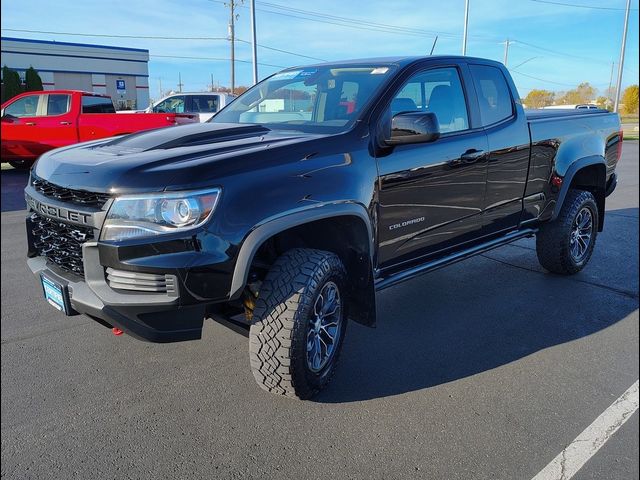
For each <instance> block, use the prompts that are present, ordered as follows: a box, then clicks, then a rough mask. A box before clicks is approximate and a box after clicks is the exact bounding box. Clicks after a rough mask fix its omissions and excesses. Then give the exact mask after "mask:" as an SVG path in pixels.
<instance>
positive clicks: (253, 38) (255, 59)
mask: <svg viewBox="0 0 640 480" xmlns="http://www.w3.org/2000/svg"><path fill="white" fill-rule="evenodd" d="M251 49H252V54H253V55H252V57H253V58H252V60H253V84H254V85H255V84H256V83H258V44H257V43H256V0H251Z"/></svg>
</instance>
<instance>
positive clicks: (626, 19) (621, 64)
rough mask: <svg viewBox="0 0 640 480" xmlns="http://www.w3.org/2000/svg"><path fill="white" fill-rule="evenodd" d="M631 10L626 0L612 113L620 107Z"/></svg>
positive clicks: (628, 1)
mask: <svg viewBox="0 0 640 480" xmlns="http://www.w3.org/2000/svg"><path fill="white" fill-rule="evenodd" d="M630 10H631V0H627V8H626V10H625V12H624V30H623V31H622V46H621V47H620V62H619V63H618V82H617V83H616V101H615V103H614V105H613V111H614V112H616V113H617V112H618V107H619V106H620V89H621V88H622V72H623V70H624V49H625V46H626V44H627V30H628V28H629V11H630Z"/></svg>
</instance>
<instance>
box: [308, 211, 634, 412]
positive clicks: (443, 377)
mask: <svg viewBox="0 0 640 480" xmlns="http://www.w3.org/2000/svg"><path fill="white" fill-rule="evenodd" d="M608 213H612V214H613V213H615V214H618V216H617V217H615V218H616V219H617V220H619V221H621V222H625V223H624V225H625V227H624V229H625V230H626V228H627V227H626V225H628V226H629V227H628V228H629V231H627V232H621V231H620V229H619V228H612V229H611V230H610V231H609V232H607V230H606V229H605V232H603V233H604V234H608V236H609V237H610V238H602V239H600V238H599V239H598V240H599V242H600V243H599V245H597V246H596V254H595V255H594V257H593V258H592V263H591V264H590V265H588V266H587V267H586V269H585V270H584V271H583V272H581V273H579V274H577V275H575V276H573V277H564V276H559V275H553V274H549V273H546V272H544V270H542V268H541V267H539V266H538V265H537V260H536V254H535V250H534V249H533V247H535V243H534V241H533V240H532V241H528V243H526V244H525V245H524V246H511V247H504V248H507V249H508V248H511V249H512V250H513V251H512V252H509V251H507V252H506V253H504V252H503V253H500V254H498V253H496V258H491V257H489V256H481V257H476V258H474V259H471V260H468V261H466V262H461V263H459V264H456V265H454V266H452V267H449V268H445V269H442V270H439V271H436V272H433V273H431V274H428V275H424V276H423V277H420V278H417V279H414V280H412V281H410V282H407V283H405V284H403V285H401V286H399V287H395V288H392V289H389V290H387V291H384V292H382V294H381V295H379V298H378V326H377V328H375V329H370V328H366V327H362V326H360V325H356V324H354V323H353V322H351V323H350V325H349V329H348V330H349V331H348V332H347V336H346V338H345V345H344V348H343V350H342V358H341V359H340V365H339V366H338V369H337V372H336V376H335V378H334V379H333V381H332V384H331V385H330V386H329V388H328V389H327V390H326V391H324V392H322V393H321V394H320V395H319V396H318V397H317V398H316V399H315V401H317V402H321V403H342V402H355V401H361V400H369V399H374V398H381V397H387V396H393V395H399V394H403V393H407V392H412V391H416V390H421V389H425V388H429V387H433V386H437V385H441V384H445V383H448V382H453V381H456V380H459V379H463V378H465V377H469V376H472V375H476V374H479V373H482V372H486V371H489V370H492V369H495V368H498V367H500V366H502V365H506V364H508V363H511V362H514V361H517V360H519V359H522V358H524V357H526V356H528V355H531V354H533V353H535V352H538V351H540V350H543V349H546V348H550V347H553V346H555V345H559V344H562V343H565V342H571V341H574V340H577V339H580V338H582V337H586V336H588V335H591V334H593V333H596V332H598V331H600V330H603V329H606V328H607V327H610V326H611V325H613V324H615V323H617V322H619V321H620V320H622V319H624V318H625V317H627V316H628V315H629V314H630V313H632V312H633V311H635V310H637V308H638V293H637V282H636V281H635V280H634V281H632V282H630V285H629V288H631V290H627V289H617V288H615V287H611V286H610V285H609V284H612V283H613V284H615V278H614V277H615V275H616V274H617V275H620V274H623V275H624V274H625V273H627V276H626V277H625V278H633V275H635V276H636V277H637V272H638V236H637V228H638V223H637V218H638V209H637V208H632V209H631V208H630V209H625V210H618V211H614V212H608ZM622 217H624V218H622ZM613 218H614V216H613V215H612V216H611V219H613ZM611 219H610V218H607V222H610V221H611ZM612 226H613V225H610V227H612ZM634 232H635V233H634ZM621 233H626V235H628V236H629V237H630V238H629V240H628V241H626V242H623V245H622V246H620V245H618V246H617V247H616V248H618V249H617V250H616V249H615V248H612V247H611V246H610V245H611V244H612V243H613V237H616V238H617V237H620V236H621ZM604 234H603V235H602V236H603V237H605V236H607V235H604ZM622 236H623V237H624V235H622ZM600 240H606V243H605V241H600ZM598 246H599V247H600V249H599V250H598ZM495 252H498V250H496V251H495ZM489 253H492V252H489ZM625 255H628V257H627V258H628V259H631V260H630V261H627V264H626V265H621V264H620V259H619V258H618V257H622V258H624V256H625ZM505 258H506V259H508V263H507V262H504V261H502V260H503V259H505ZM496 259H499V260H496ZM505 263H507V264H505ZM602 263H604V264H606V265H605V266H603V265H601V264H602ZM590 269H591V273H590ZM625 269H626V270H627V272H624V270H625ZM614 270H615V271H614ZM621 270H622V271H623V272H622V273H621ZM594 272H595V273H600V275H596V277H597V278H596V280H594ZM609 272H610V273H609ZM634 272H635V273H634ZM610 277H611V278H610Z"/></svg>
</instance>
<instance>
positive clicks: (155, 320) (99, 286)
mask: <svg viewBox="0 0 640 480" xmlns="http://www.w3.org/2000/svg"><path fill="white" fill-rule="evenodd" d="M83 256H84V263H85V278H84V279H83V278H82V277H80V276H78V275H74V274H71V273H68V272H65V271H63V270H61V269H60V268H58V267H57V266H56V265H54V264H52V263H51V262H50V261H48V260H47V259H46V258H45V257H33V258H30V259H28V260H27V264H28V265H29V268H30V269H31V271H32V272H33V273H34V274H35V275H36V276H37V277H38V278H39V277H40V274H41V273H45V274H46V275H47V276H48V277H49V278H51V279H52V280H55V281H56V282H58V283H60V284H61V285H64V286H67V287H68V289H69V296H70V301H71V307H72V308H73V310H74V311H75V312H72V313H83V314H86V315H88V316H89V317H91V318H93V319H94V320H99V321H100V322H101V323H103V324H104V323H106V324H108V325H109V326H112V327H117V328H120V329H121V330H124V331H125V332H127V333H128V334H130V335H132V336H133V337H136V338H138V339H140V340H147V341H150V342H177V341H184V340H196V339H199V338H200V337H201V335H202V323H203V320H204V315H205V304H195V305H181V302H180V297H179V296H172V295H169V294H155V293H148V294H146V293H142V292H140V293H125V292H121V291H116V290H114V289H112V288H111V287H110V286H109V285H108V284H107V281H106V278H105V274H104V267H102V266H101V265H100V263H99V259H98V257H99V255H98V248H97V245H96V244H91V243H87V244H85V245H84V246H83ZM87 267H88V268H87Z"/></svg>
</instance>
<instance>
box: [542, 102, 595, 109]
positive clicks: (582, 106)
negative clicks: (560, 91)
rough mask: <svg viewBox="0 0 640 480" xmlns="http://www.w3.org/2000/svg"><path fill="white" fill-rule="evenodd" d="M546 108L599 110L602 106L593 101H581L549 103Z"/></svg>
mask: <svg viewBox="0 0 640 480" xmlns="http://www.w3.org/2000/svg"><path fill="white" fill-rule="evenodd" d="M543 108H544V109H545V110H598V109H599V108H600V107H599V106H597V105H594V104H593V103H579V104H574V105H549V106H548V107H543Z"/></svg>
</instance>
